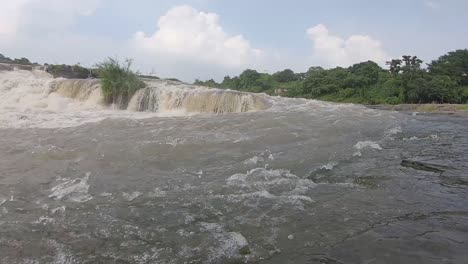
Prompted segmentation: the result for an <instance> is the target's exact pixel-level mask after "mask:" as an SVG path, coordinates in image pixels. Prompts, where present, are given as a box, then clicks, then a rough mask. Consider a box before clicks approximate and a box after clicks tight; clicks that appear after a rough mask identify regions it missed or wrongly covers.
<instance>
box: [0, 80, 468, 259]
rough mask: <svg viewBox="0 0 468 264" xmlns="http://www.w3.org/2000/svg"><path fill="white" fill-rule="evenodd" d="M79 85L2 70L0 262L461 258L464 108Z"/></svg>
mask: <svg viewBox="0 0 468 264" xmlns="http://www.w3.org/2000/svg"><path fill="white" fill-rule="evenodd" d="M81 82H82V83H79V84H76V83H74V84H73V83H70V81H66V80H53V79H52V78H51V77H50V76H48V75H47V74H46V73H43V72H26V71H24V72H23V71H10V72H0V92H1V94H0V263H12V264H15V263H28V264H29V263H278V264H279V263H317V264H318V263H327V264H336V263H467V261H468V250H467V249H468V202H467V196H468V118H467V116H464V115H446V114H412V113H398V112H387V111H380V110H374V109H368V108H365V107H363V106H357V105H345V104H334V103H325V102H320V101H313V100H303V99H287V98H280V97H269V96H266V95H251V94H243V93H237V92H231V91H219V90H207V89H206V88H200V87H191V86H189V85H184V84H177V83H171V82H165V81H153V82H152V83H151V84H150V87H151V89H150V91H145V92H143V91H142V92H140V93H138V94H137V95H136V96H138V98H133V99H132V102H130V104H129V105H128V108H127V110H116V108H122V107H105V106H103V105H101V104H100V94H99V89H98V88H96V87H98V84H97V83H96V82H95V81H92V80H89V81H81ZM77 85H78V86H79V87H80V89H78V90H79V91H85V90H86V89H87V90H86V92H84V93H85V95H83V93H82V92H76V91H78V90H77V88H76V86H77ZM67 87H68V88H67ZM86 87H87V88H86ZM93 87H94V88H93ZM403 160H405V161H410V164H414V162H419V163H417V164H419V165H420V166H412V165H411V166H407V165H405V164H403V165H404V166H402V161H403ZM411 162H413V163H411ZM406 164H408V163H406ZM421 164H422V165H421Z"/></svg>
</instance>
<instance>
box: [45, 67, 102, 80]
mask: <svg viewBox="0 0 468 264" xmlns="http://www.w3.org/2000/svg"><path fill="white" fill-rule="evenodd" d="M46 71H47V72H48V73H50V74H52V75H53V76H54V78H58V77H62V78H68V79H87V78H97V77H98V76H97V73H96V71H95V70H93V69H88V68H85V67H81V66H80V65H79V64H76V65H72V66H71V65H65V64H62V65H47V67H46Z"/></svg>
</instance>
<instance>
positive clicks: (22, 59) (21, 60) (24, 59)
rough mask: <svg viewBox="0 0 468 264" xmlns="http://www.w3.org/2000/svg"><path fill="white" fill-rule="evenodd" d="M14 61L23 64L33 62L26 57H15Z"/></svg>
mask: <svg viewBox="0 0 468 264" xmlns="http://www.w3.org/2000/svg"><path fill="white" fill-rule="evenodd" d="M13 63H16V64H21V65H31V62H30V61H29V60H28V59H26V58H21V59H15V60H14V61H13Z"/></svg>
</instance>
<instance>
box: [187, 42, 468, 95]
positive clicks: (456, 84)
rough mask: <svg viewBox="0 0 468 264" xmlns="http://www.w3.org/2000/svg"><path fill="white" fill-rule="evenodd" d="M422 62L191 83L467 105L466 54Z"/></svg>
mask: <svg viewBox="0 0 468 264" xmlns="http://www.w3.org/2000/svg"><path fill="white" fill-rule="evenodd" d="M422 63H423V61H421V60H420V59H419V58H418V57H417V56H403V57H402V59H394V60H392V61H389V62H387V64H388V66H389V69H388V70H387V69H383V68H381V67H380V66H379V65H378V64H377V63H375V62H372V61H367V62H362V63H358V64H355V65H353V66H351V67H349V68H341V67H337V68H333V69H323V68H322V67H311V68H309V70H308V71H307V72H305V73H295V72H293V71H292V70H289V69H286V70H284V71H280V72H277V73H274V74H267V73H259V72H257V71H255V70H251V69H248V70H245V71H244V72H242V73H241V74H240V75H239V76H238V77H232V78H231V77H230V76H226V77H225V78H224V80H223V81H222V82H221V83H217V82H215V81H214V80H213V79H211V80H208V81H200V80H196V81H195V83H194V84H195V85H202V86H207V87H218V88H226V89H227V88H229V89H234V90H240V91H248V92H264V93H268V94H279V95H283V96H288V97H303V98H313V99H320V100H327V101H335V102H350V103H362V104H401V103H418V104H419V103H467V102H468V50H466V49H465V50H457V51H454V52H450V53H448V54H446V55H444V56H441V57H440V58H439V59H437V60H434V61H432V62H431V63H429V64H428V65H427V68H423V67H422Z"/></svg>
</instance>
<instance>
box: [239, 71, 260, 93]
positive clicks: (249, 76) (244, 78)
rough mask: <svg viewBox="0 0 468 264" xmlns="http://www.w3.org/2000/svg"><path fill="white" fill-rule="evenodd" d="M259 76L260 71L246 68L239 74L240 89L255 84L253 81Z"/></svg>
mask: <svg viewBox="0 0 468 264" xmlns="http://www.w3.org/2000/svg"><path fill="white" fill-rule="evenodd" d="M258 78H260V73H258V72H257V71H255V70H251V69H247V70H245V71H244V72H242V73H241V74H240V75H239V79H240V83H239V85H240V87H239V88H240V89H243V90H247V89H249V87H253V86H255V84H256V83H255V82H256V81H257V80H258Z"/></svg>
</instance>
